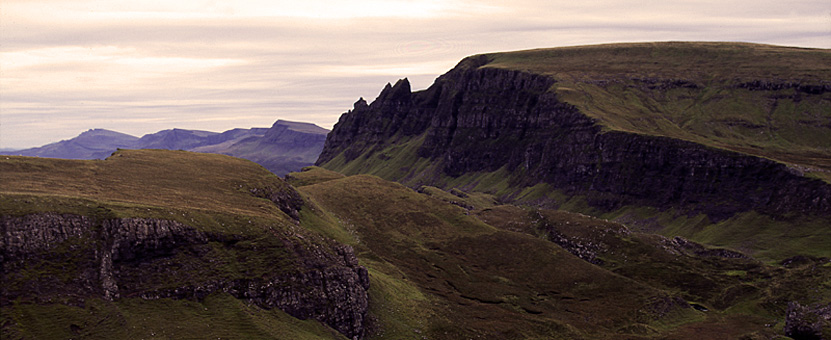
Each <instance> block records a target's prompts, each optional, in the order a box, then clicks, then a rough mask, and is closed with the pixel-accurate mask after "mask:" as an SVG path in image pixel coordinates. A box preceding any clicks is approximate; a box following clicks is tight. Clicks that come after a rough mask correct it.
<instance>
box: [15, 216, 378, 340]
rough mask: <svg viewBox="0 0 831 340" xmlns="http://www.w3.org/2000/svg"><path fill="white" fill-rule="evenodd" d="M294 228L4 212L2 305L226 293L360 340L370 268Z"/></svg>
mask: <svg viewBox="0 0 831 340" xmlns="http://www.w3.org/2000/svg"><path fill="white" fill-rule="evenodd" d="M298 232H299V231H297V232H291V231H286V232H283V233H281V234H277V235H272V236H268V235H264V237H265V238H266V240H265V241H264V240H263V239H262V238H261V237H252V236H244V235H234V234H216V233H208V232H203V231H199V230H197V229H196V228H194V227H191V226H188V225H185V224H183V223H181V222H177V221H174V220H164V219H155V218H107V219H103V220H99V219H96V218H92V217H87V216H80V215H73V214H55V213H37V214H29V215H25V216H0V233H2V238H0V256H2V258H0V261H2V263H3V273H2V274H3V277H4V283H3V286H2V291H0V293H1V294H0V305H8V304H9V303H11V301H33V302H66V303H70V304H82V303H83V300H84V299H86V298H91V297H98V298H104V299H108V300H114V299H119V298H124V297H140V298H144V299H159V298H174V299H202V298H204V297H206V296H208V295H209V294H212V293H215V292H225V293H228V294H230V295H232V296H234V297H237V298H239V299H244V300H247V301H250V302H251V303H253V304H256V305H257V306H260V307H262V308H279V309H280V310H283V311H285V312H286V313H288V314H290V315H292V316H295V317H297V318H300V319H308V318H312V319H316V320H319V321H321V322H323V323H325V324H327V325H329V326H331V327H332V328H334V329H336V330H338V331H339V332H341V333H342V334H344V335H346V336H347V337H349V338H355V339H357V338H361V337H363V335H364V329H365V326H366V317H367V311H368V296H367V289H368V288H369V278H368V273H367V270H366V269H365V268H364V267H362V266H359V265H358V260H357V258H356V257H355V254H354V252H353V250H352V248H351V247H349V246H344V245H340V244H337V243H335V242H334V241H331V240H327V239H324V238H322V237H319V236H315V235H312V234H306V235H304V234H302V233H298ZM228 254H230V255H228Z"/></svg>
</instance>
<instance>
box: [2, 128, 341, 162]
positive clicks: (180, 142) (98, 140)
mask: <svg viewBox="0 0 831 340" xmlns="http://www.w3.org/2000/svg"><path fill="white" fill-rule="evenodd" d="M328 132H329V130H326V129H324V128H321V127H319V126H317V125H314V124H311V123H299V122H290V121H285V120H278V121H277V122H275V123H274V125H272V126H271V128H251V129H232V130H228V131H225V132H222V133H218V132H210V131H199V130H184V129H170V130H164V131H159V132H156V133H152V134H147V135H144V136H142V137H141V138H137V137H134V136H130V135H126V134H123V133H119V132H115V131H109V130H104V129H92V130H89V131H86V132H84V133H82V134H80V135H79V136H78V137H75V138H72V139H69V140H64V141H60V142H56V143H52V144H48V145H45V146H42V147H38V148H31V149H26V150H17V151H10V152H4V153H0V154H9V155H18V156H35V157H49V158H63V159H104V158H106V157H109V156H110V155H111V154H112V153H113V152H115V151H116V150H117V149H165V150H187V151H196V152H208V153H218V154H224V155H229V156H234V157H240V158H244V159H248V160H251V161H254V162H256V163H257V164H260V165H262V166H264V167H265V168H266V169H268V170H269V171H271V172H273V173H275V174H278V175H280V176H283V175H285V174H287V173H289V172H292V171H299V170H300V169H301V168H303V167H304V166H308V165H311V164H313V163H314V161H315V160H316V159H317V157H318V155H319V154H320V150H321V149H322V148H323V143H324V141H325V139H326V134H327V133H328Z"/></svg>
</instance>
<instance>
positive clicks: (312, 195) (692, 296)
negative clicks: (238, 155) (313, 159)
mask: <svg viewBox="0 0 831 340" xmlns="http://www.w3.org/2000/svg"><path fill="white" fill-rule="evenodd" d="M4 158H5V157H4ZM0 169H2V170H3V171H2V172H0V173H2V176H3V177H0V179H2V183H3V186H2V188H3V190H2V192H0V199H2V205H0V206H2V210H0V215H2V216H20V215H24V214H29V213H38V212H57V213H71V214H77V215H84V216H91V217H94V218H118V217H149V218H161V219H172V220H176V221H179V222H181V223H184V224H186V225H188V226H193V227H194V228H196V229H197V230H200V231H204V232H209V233H213V234H219V235H226V236H225V237H224V238H219V239H218V240H217V241H210V242H208V243H207V244H205V245H197V246H193V247H191V248H182V249H181V250H178V251H174V252H172V253H171V254H167V255H162V256H161V257H159V258H155V259H152V260H151V259H145V260H142V261H146V262H142V263H143V264H136V265H135V266H134V267H131V266H124V267H120V268H122V270H126V271H129V272H128V273H126V274H129V275H127V276H124V275H126V274H125V273H121V275H122V278H123V277H128V278H131V280H133V282H121V285H122V287H127V286H137V287H145V288H147V289H149V291H150V292H153V291H155V290H154V289H164V288H165V287H167V286H170V287H179V286H181V285H182V284H183V283H184V284H186V285H199V284H201V283H202V282H211V280H216V279H223V278H235V279H246V278H248V277H250V276H251V275H253V276H254V277H260V276H268V275H271V274H272V273H275V272H278V273H279V272H285V271H291V270H295V269H292V268H293V267H292V266H302V262H303V261H302V260H301V261H300V262H299V263H298V262H292V260H291V259H290V258H286V254H290V252H289V251H288V249H286V247H287V245H288V244H292V243H293V242H299V244H303V245H305V246H304V247H307V248H305V249H309V250H308V251H309V252H311V253H319V252H324V253H325V252H326V250H325V249H326V248H325V247H326V245H327V244H329V243H328V242H332V241H326V240H334V241H337V242H339V243H343V244H348V245H350V246H351V247H353V248H354V250H355V254H356V255H357V257H358V261H359V263H360V265H362V266H365V267H366V269H367V270H368V272H369V281H370V288H369V290H368V291H367V292H368V294H369V299H370V304H369V313H370V314H369V315H370V321H369V322H368V324H367V327H368V328H367V333H366V338H367V339H401V338H423V337H426V338H430V339H458V338H476V337H481V338H492V339H541V338H542V339H607V338H619V337H624V338H628V339H662V338H673V339H698V338H700V337H702V336H704V337H707V338H712V339H733V338H738V337H740V336H751V337H768V338H769V337H773V336H776V335H777V334H782V331H781V330H782V327H783V323H784V313H785V308H786V306H787V302H790V301H799V302H800V303H803V304H810V303H813V302H817V301H821V300H823V299H827V298H828V297H829V296H828V294H829V293H828V291H829V290H828V289H827V287H826V286H827V283H828V282H829V279H830V278H831V267H829V266H827V265H826V264H823V263H822V262H821V261H820V260H815V259H810V258H807V259H803V260H800V261H798V262H796V263H794V264H792V265H790V266H789V267H780V266H769V265H766V264H763V263H760V262H757V261H754V260H751V259H746V258H741V257H739V258H732V257H729V256H728V257H724V256H711V255H708V254H711V253H712V252H719V251H722V250H719V249H710V248H696V247H692V248H690V247H686V248H685V246H681V245H679V243H678V241H673V240H671V239H666V238H663V237H659V236H655V235H649V234H641V233H636V232H632V231H631V230H628V229H627V228H626V227H624V226H622V225H620V224H617V223H612V222H607V221H603V220H599V219H596V218H590V217H586V216H581V215H577V214H572V213H566V212H561V211H550V210H538V209H530V208H519V207H515V206H505V205H498V203H499V202H497V201H495V200H494V199H493V197H492V196H488V195H484V194H472V195H469V194H466V193H464V192H461V191H458V190H454V191H451V192H445V191H442V190H441V189H439V188H436V187H424V188H422V190H421V192H417V191H414V190H412V189H409V188H407V187H405V186H403V185H401V184H398V183H394V182H389V181H385V180H382V179H380V178H378V177H374V176H367V175H361V176H350V177H345V176H343V175H340V174H337V173H334V172H331V171H328V170H325V169H322V168H316V167H311V168H308V169H306V170H305V171H304V172H301V173H296V174H292V175H291V176H289V177H288V178H289V180H290V181H291V182H292V183H294V184H295V185H297V186H298V190H299V192H300V193H301V194H302V195H303V200H304V204H303V206H302V208H301V209H300V211H299V217H300V218H299V221H296V220H294V219H292V218H291V217H290V216H288V215H286V214H285V213H284V212H283V211H282V210H280V209H278V208H276V207H274V204H273V203H272V202H271V201H268V200H265V199H262V198H257V197H255V196H254V195H252V192H251V190H250V188H263V187H272V188H275V189H286V190H289V189H291V188H289V187H288V186H286V184H285V183H284V182H282V181H281V180H280V179H279V178H277V177H276V176H274V175H272V174H270V173H268V172H267V171H266V170H264V169H263V168H261V167H259V166H257V165H256V164H254V163H251V162H248V161H244V160H239V159H234V158H230V157H224V156H218V155H204V154H194V153H188V152H174V151H158V150H157V151H152V150H144V151H121V152H119V153H117V154H116V155H115V156H113V157H111V158H109V159H108V160H104V161H65V160H54V159H38V158H20V157H10V158H9V159H0ZM139 181H140V182H139ZM231 235H237V236H234V237H231ZM222 240H224V241H222ZM76 241H78V240H75V241H71V242H65V244H62V245H59V246H57V247H56V248H53V250H52V251H51V252H50V253H49V254H46V255H43V256H34V257H32V258H31V259H30V260H29V261H28V262H27V264H26V266H27V267H26V268H24V269H23V270H22V271H16V272H13V276H8V277H5V278H4V285H8V286H4V289H7V290H9V289H11V290H12V291H14V289H19V288H20V287H17V286H19V283H20V282H19V281H20V280H21V279H20V278H21V277H22V278H24V281H21V282H34V283H35V284H33V285H32V287H33V288H32V289H41V288H34V287H41V285H42V282H43V281H47V280H53V279H57V280H72V275H74V273H75V272H76V271H77V269H76V268H75V266H83V257H79V258H72V259H70V257H71V255H72V254H75V252H76V251H77V250H78V249H85V247H87V246H89V245H90V244H93V243H95V242H97V241H96V240H88V241H89V242H76ZM80 241H83V240H80ZM73 242H75V243H73ZM673 242H674V243H673ZM5 244H8V243H5ZM294 247H297V245H295V246H294ZM81 254H83V253H81ZM337 256H340V255H337ZM16 263H17V262H14V263H11V264H10V263H8V262H4V270H9V269H10V268H9V266H11V265H12V264H14V265H17V264H16ZM287 267H288V269H287ZM135 268H138V270H137V269H135ZM312 271H315V270H312ZM139 274H141V275H139ZM130 275H132V276H130ZM26 278H29V279H26ZM32 278H35V281H32ZM26 280H29V281H26ZM159 280H160V281H159ZM154 282H162V286H159V287H156V286H153V285H154V284H157V283H154ZM15 287H17V288H15ZM125 289H126V288H125ZM143 289H144V288H143ZM297 289H299V290H302V289H301V288H299V287H298V288H297ZM124 291H125V292H126V290H124ZM145 291H147V290H145ZM231 293H233V292H232V291H229V292H215V293H213V294H210V295H207V296H203V297H197V296H193V297H187V298H178V299H172V298H143V297H139V296H131V295H130V294H125V296H122V297H120V298H116V299H114V301H107V300H105V299H102V298H96V297H87V298H83V299H78V298H77V297H72V296H65V295H61V294H62V293H61V292H60V291H58V292H41V293H39V294H43V295H41V296H40V298H49V299H50V300H48V301H42V299H40V300H39V299H38V298H37V297H25V298H18V299H16V300H13V301H11V302H10V303H9V304H8V305H5V306H4V307H3V308H2V311H0V319H1V320H2V321H0V324H2V328H1V329H2V334H3V338H7V337H8V338H12V339H17V338H22V339H33V338H36V339H41V338H46V339H52V338H101V337H107V338H125V339H126V338H136V337H144V338H182V337H194V338H228V337H230V338H280V339H283V338H291V339H341V338H343V336H342V335H341V334H339V333H337V332H336V331H334V330H333V329H332V328H329V327H327V326H325V325H323V324H322V323H320V322H317V321H313V320H305V321H303V320H298V319H296V318H294V317H292V316H290V315H288V314H286V313H284V312H282V311H280V310H278V309H263V308H260V307H257V306H256V305H254V304H251V303H247V302H246V301H245V300H241V299H238V298H234V297H233V296H231ZM689 303H694V304H696V305H697V306H699V307H703V308H706V309H708V311H706V312H704V311H700V310H696V309H694V308H691V307H690V304H689ZM765 324H774V325H775V327H774V328H770V327H766V326H765Z"/></svg>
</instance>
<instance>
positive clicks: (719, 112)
mask: <svg viewBox="0 0 831 340" xmlns="http://www.w3.org/2000/svg"><path fill="white" fill-rule="evenodd" d="M829 64H831V51H829V50H820V49H798V48H788V47H777V46H767V45H754V44H737V43H644V44H616V45H600V46H586V47H570V48H555V49H543V50H531V51H521V52H511V53H495V54H486V55H478V56H473V57H469V58H466V59H465V60H463V61H461V62H460V63H459V65H457V66H456V67H455V68H454V69H453V70H451V71H450V72H448V73H447V74H445V75H443V76H441V77H439V78H438V79H437V80H436V82H435V83H434V84H433V85H432V86H431V87H430V88H428V89H426V90H423V91H417V92H412V91H411V89H410V85H409V82H408V81H407V80H406V79H404V80H401V81H399V82H398V83H396V84H395V85H394V86H393V85H390V84H388V85H387V87H386V88H385V89H384V90H383V91H382V92H381V94H380V95H379V96H378V98H377V99H376V100H375V101H374V102H373V103H372V104H367V103H366V102H365V101H364V100H363V99H361V100H359V101H358V102H356V103H355V107H354V109H353V110H351V111H349V112H347V113H345V114H344V115H343V116H342V117H341V119H340V121H339V122H338V124H337V125H336V126H335V128H334V129H333V131H332V132H331V133H330V134H329V136H328V138H327V141H326V146H325V147H324V150H323V152H322V154H321V157H320V159H319V160H318V162H317V164H318V165H321V166H323V167H325V168H329V169H334V170H337V171H340V172H343V173H345V174H359V173H369V174H375V175H378V176H381V177H383V178H385V179H389V180H395V181H399V182H401V183H404V184H406V185H409V186H411V187H419V186H421V185H431V186H437V187H440V188H444V189H450V188H458V189H463V190H465V191H470V192H487V193H492V194H495V195H496V196H497V197H499V198H500V199H501V200H503V201H506V202H519V203H524V204H534V205H541V206H546V207H560V208H562V209H569V210H573V211H580V212H584V213H588V214H592V215H595V216H603V217H606V218H611V219H615V220H618V221H622V222H626V223H628V224H630V225H632V226H636V227H639V228H641V229H643V230H651V231H659V232H662V233H664V234H666V235H684V236H687V237H692V238H694V239H696V240H700V241H705V242H708V243H712V244H719V245H726V246H731V247H737V248H740V249H743V250H745V251H748V252H750V253H753V254H756V255H759V256H762V257H766V258H768V259H777V260H781V259H783V258H785V257H788V256H793V255H796V254H800V253H803V254H805V253H807V254H815V255H821V256H831V247H829V245H830V244H831V230H829V228H828V221H829V218H831V184H829V180H830V179H831V177H829V173H831V165H829V164H831V163H829V162H831V149H829V147H828V146H829V145H831V139H829V138H831V83H829V79H831V69H829V68H828V66H827V65H829Z"/></svg>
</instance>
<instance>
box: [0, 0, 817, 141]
mask: <svg viewBox="0 0 831 340" xmlns="http://www.w3.org/2000/svg"><path fill="white" fill-rule="evenodd" d="M668 40H688V41H743V42H758V43H767V44H777V45H788V46H802V47H818V48H831V1H828V0H806V1H782V0H773V1H771V0H752V1H749V0H741V1H729V0H689V1H670V0H656V1H619V0H582V1H574V0H569V1H560V0H557V1H543V0H512V1H495V0H488V1H466V0H369V1H366V0H359V1H328V0H302V1H297V0H293V1H282V0H278V1H273V0H271V1H269V0H263V1H243V0H235V1H226V0H215V1H210V0H178V1H170V0H153V1H144V0H2V1H0V148H24V147H32V146H40V145H43V144H46V143H50V142H56V141H59V140H61V139H67V138H71V137H74V136H76V135H78V134H79V133H81V132H83V131H85V130H87V129H90V128H105V129H110V130H116V131H120V132H124V133H129V134H132V135H135V136H141V135H143V134H146V133H152V132H156V131H159V130H163V129H168V128H174V127H177V128H184V129H202V130H209V131H217V132H219V131H224V130H227V129H231V128H236V127H242V128H248V127H268V126H270V125H271V124H272V123H273V122H274V121H276V120H277V119H286V120H295V121H306V122H312V123H315V124H318V125H320V126H323V127H325V128H331V127H332V126H333V125H334V123H335V122H336V121H337V119H338V117H339V116H340V114H341V113H343V112H345V111H346V110H348V109H350V108H351V107H352V103H354V102H355V101H356V100H357V99H358V98H359V97H364V98H366V99H367V100H368V101H372V100H373V99H375V97H376V96H377V95H378V93H379V92H380V90H381V89H382V88H383V86H384V85H385V84H386V83H387V82H395V81H396V80H397V79H399V78H404V77H408V78H409V79H410V81H411V83H412V85H413V88H414V89H423V88H426V87H427V86H429V85H430V84H431V83H432V82H433V80H434V79H435V78H436V77H437V76H439V75H440V74H442V73H444V72H446V71H447V70H449V69H450V68H452V67H453V66H454V65H455V64H456V63H457V62H458V61H459V60H460V59H462V58H463V57H465V56H468V55H472V54H477V53H485V52H498V51H510V50H518V49H529V48H542V47H556V46H570V45H585V44H599V43H610V42H635V41H668Z"/></svg>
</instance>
